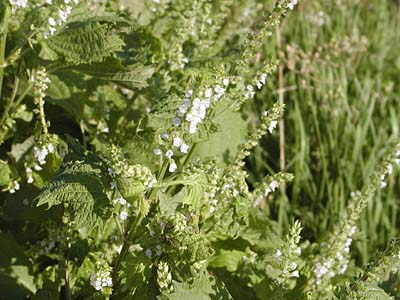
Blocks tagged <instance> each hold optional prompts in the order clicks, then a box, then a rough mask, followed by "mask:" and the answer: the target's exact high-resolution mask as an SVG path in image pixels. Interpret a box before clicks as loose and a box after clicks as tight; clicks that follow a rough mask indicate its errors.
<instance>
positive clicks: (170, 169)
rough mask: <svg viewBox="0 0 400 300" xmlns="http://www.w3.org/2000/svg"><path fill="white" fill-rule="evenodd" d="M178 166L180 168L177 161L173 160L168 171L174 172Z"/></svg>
mask: <svg viewBox="0 0 400 300" xmlns="http://www.w3.org/2000/svg"><path fill="white" fill-rule="evenodd" d="M177 168H178V167H177V165H176V163H175V162H172V163H171V164H170V165H169V168H168V171H170V172H171V173H173V172H175V171H176V169H177Z"/></svg>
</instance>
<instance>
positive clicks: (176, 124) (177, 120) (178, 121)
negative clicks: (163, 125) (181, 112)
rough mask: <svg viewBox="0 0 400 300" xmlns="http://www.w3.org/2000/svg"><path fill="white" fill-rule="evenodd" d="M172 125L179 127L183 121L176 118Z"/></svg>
mask: <svg viewBox="0 0 400 300" xmlns="http://www.w3.org/2000/svg"><path fill="white" fill-rule="evenodd" d="M172 124H173V125H174V126H175V127H177V126H179V125H180V124H181V119H180V118H179V117H175V118H173V119H172Z"/></svg>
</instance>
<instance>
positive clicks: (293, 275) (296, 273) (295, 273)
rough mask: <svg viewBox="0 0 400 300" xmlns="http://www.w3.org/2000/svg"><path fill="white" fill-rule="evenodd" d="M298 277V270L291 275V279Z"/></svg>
mask: <svg viewBox="0 0 400 300" xmlns="http://www.w3.org/2000/svg"><path fill="white" fill-rule="evenodd" d="M299 276H300V274H299V271H298V270H294V271H293V273H292V277H299Z"/></svg>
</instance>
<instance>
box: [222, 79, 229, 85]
mask: <svg viewBox="0 0 400 300" xmlns="http://www.w3.org/2000/svg"><path fill="white" fill-rule="evenodd" d="M222 83H223V84H224V86H228V85H229V79H228V78H224V80H223V81H222Z"/></svg>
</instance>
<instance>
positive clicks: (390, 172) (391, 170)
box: [387, 164, 393, 175]
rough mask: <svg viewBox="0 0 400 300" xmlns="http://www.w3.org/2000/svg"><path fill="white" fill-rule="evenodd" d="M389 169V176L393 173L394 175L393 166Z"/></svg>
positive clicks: (389, 166)
mask: <svg viewBox="0 0 400 300" xmlns="http://www.w3.org/2000/svg"><path fill="white" fill-rule="evenodd" d="M387 169H388V174H389V175H392V173H393V166H392V165H390V164H389V165H388V168H387Z"/></svg>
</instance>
